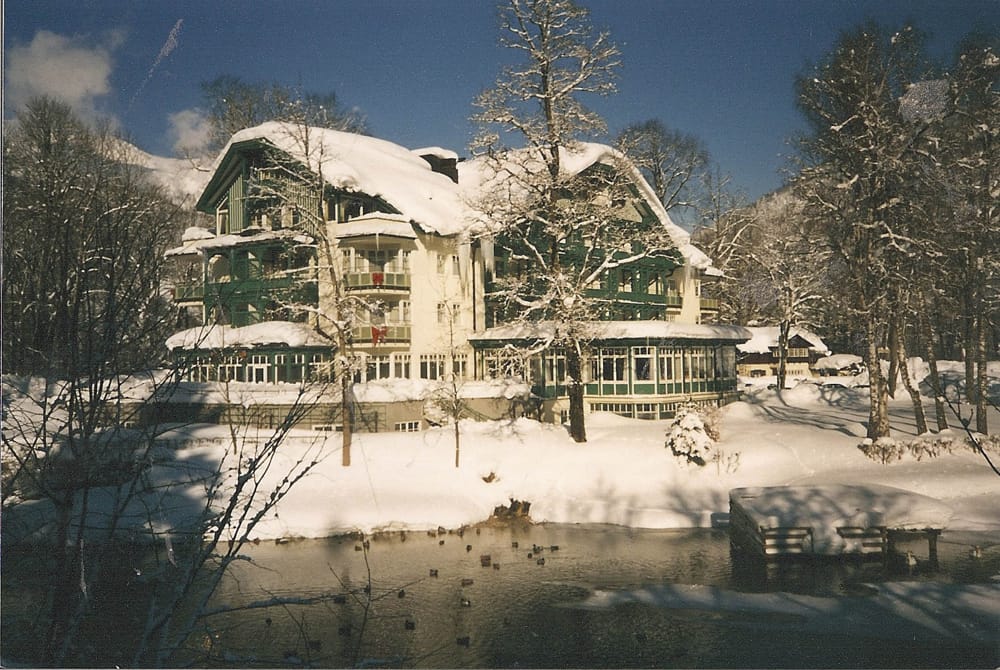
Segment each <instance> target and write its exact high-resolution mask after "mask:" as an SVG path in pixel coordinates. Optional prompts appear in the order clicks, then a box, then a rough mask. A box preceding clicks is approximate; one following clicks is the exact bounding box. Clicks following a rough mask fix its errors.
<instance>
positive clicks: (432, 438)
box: [8, 383, 1000, 543]
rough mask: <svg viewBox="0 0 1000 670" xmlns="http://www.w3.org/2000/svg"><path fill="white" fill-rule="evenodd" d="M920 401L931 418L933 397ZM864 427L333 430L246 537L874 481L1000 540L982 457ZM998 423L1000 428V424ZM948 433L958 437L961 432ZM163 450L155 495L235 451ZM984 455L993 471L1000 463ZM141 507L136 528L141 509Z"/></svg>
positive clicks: (820, 411)
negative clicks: (695, 438)
mask: <svg viewBox="0 0 1000 670" xmlns="http://www.w3.org/2000/svg"><path fill="white" fill-rule="evenodd" d="M899 395H900V398H899V399H897V400H894V401H892V404H891V416H892V421H893V428H894V435H896V436H898V437H899V438H906V437H910V438H912V437H914V428H913V426H914V424H913V411H912V407H911V406H910V404H909V401H908V400H904V399H903V397H902V396H903V395H904V394H899ZM927 405H928V406H927V409H928V412H929V413H932V407H931V406H930V399H927ZM866 419H867V389H864V388H841V387H828V386H821V385H817V384H808V383H806V384H800V385H798V386H796V387H795V388H792V389H786V390H784V391H783V392H781V393H778V392H777V391H775V390H770V389H767V388H766V387H758V388H751V389H749V390H747V392H746V393H745V396H744V400H743V401H741V402H737V403H734V404H731V405H729V406H727V407H725V408H723V409H722V410H720V421H719V428H720V432H721V439H720V441H719V443H718V445H717V447H718V449H719V450H721V452H722V453H723V454H724V456H726V459H725V460H724V461H722V462H719V463H715V462H710V463H709V464H708V465H706V466H704V467H698V466H694V465H687V464H685V463H682V462H680V461H679V460H678V458H677V457H675V456H674V455H673V454H672V453H671V450H670V449H668V448H665V446H664V445H665V434H666V432H667V430H668V427H669V422H668V421H642V420H631V419H625V418H621V417H618V416H615V415H610V414H593V415H589V416H588V417H587V427H588V441H587V442H586V443H585V444H577V443H574V442H573V441H572V440H571V439H570V438H569V436H568V434H567V431H566V429H565V428H563V427H561V426H554V425H548V424H539V423H537V422H534V421H531V420H528V419H519V420H516V421H509V422H490V423H477V422H472V421H463V422H462V424H461V439H460V445H459V458H460V466H459V467H458V468H456V467H455V438H454V431H453V429H452V428H451V427H444V428H435V429H432V430H428V431H424V432H418V433H357V434H355V435H354V441H353V446H352V465H351V466H350V467H343V466H342V465H341V455H340V442H341V436H340V434H339V433H316V432H311V431H296V432H293V434H292V436H291V437H290V438H289V439H288V440H287V441H286V443H284V444H283V445H282V446H281V449H280V452H279V458H278V462H276V463H275V464H274V466H273V467H272V469H271V473H272V476H278V473H281V474H283V468H282V467H281V466H282V465H285V466H289V467H290V465H291V464H292V463H293V462H295V461H296V460H297V459H298V458H299V457H300V456H301V455H302V454H304V453H305V452H306V450H307V449H315V448H316V444H317V441H323V440H325V442H326V444H325V453H326V454H327V455H326V457H325V458H324V459H323V460H322V462H321V463H320V464H319V465H318V466H317V467H316V468H315V470H314V471H313V472H312V473H311V474H309V475H308V476H307V477H306V478H305V479H303V480H302V481H300V482H299V483H298V484H297V485H296V486H295V488H294V489H293V490H292V491H291V492H290V493H289V494H288V496H287V497H286V498H285V499H284V500H282V501H281V502H280V504H279V506H278V508H277V512H276V513H274V514H272V515H270V516H268V517H267V518H266V519H264V520H263V522H262V523H261V524H260V525H259V526H258V527H257V529H256V531H255V532H254V536H255V537H259V538H260V539H273V538H283V537H323V536H330V535H335V534H340V533H344V532H350V531H363V532H371V531H376V530H383V529H393V530H402V529H413V530H420V529H430V528H437V527H439V526H444V527H446V528H457V527H460V526H463V525H468V524H475V523H477V522H480V521H483V520H485V519H487V518H488V517H489V516H490V514H491V513H492V512H493V510H494V508H495V507H496V506H498V505H507V504H509V503H510V501H511V499H516V500H521V501H529V502H530V503H531V509H530V515H531V518H532V519H533V520H534V521H536V522H557V523H607V524H618V525H623V526H629V527H636V528H679V527H693V526H709V525H711V524H712V523H713V520H714V519H719V518H721V515H724V514H725V513H727V512H728V507H729V502H728V493H729V491H730V490H731V489H733V488H738V487H749V486H776V485H801V486H815V485H827V484H852V485H866V484H879V485H887V486H892V487H896V488H899V489H903V490H906V491H912V492H915V493H918V494H922V495H925V496H930V497H932V498H935V499H938V500H940V501H942V502H944V503H945V504H947V505H949V506H950V507H951V508H952V510H953V515H952V518H951V520H950V521H949V523H948V525H947V528H948V529H949V530H951V531H958V530H967V531H996V536H997V542H998V543H1000V477H998V476H997V475H996V474H994V473H993V472H992V471H991V470H990V468H989V467H988V465H987V463H986V461H985V460H984V458H983V456H982V455H979V454H977V453H975V452H973V451H972V450H970V449H967V448H964V447H956V448H954V449H953V450H952V453H944V454H942V455H940V456H937V457H935V458H926V457H923V458H921V459H919V460H918V459H917V458H916V457H913V456H909V455H906V456H903V457H902V458H900V459H899V460H894V461H893V462H890V463H888V464H882V463H880V462H875V461H873V460H871V459H869V458H868V457H866V456H865V455H864V454H863V453H862V452H861V451H860V450H859V449H858V444H859V443H860V442H861V441H862V439H863V438H864V435H865V428H864V424H863V422H864V421H865V420H866ZM991 419H992V421H991V425H992V426H994V427H995V429H997V428H1000V415H994V416H992V417H991ZM952 424H953V425H956V424H957V422H956V421H955V420H954V419H952ZM948 432H949V433H951V436H952V437H955V438H956V441H959V439H960V437H961V431H959V430H957V429H952V430H951V431H948ZM265 438H266V433H264V432H261V433H260V439H265ZM161 439H162V440H163V443H164V444H165V445H169V446H170V447H171V448H170V449H165V450H162V451H164V452H166V453H167V454H170V455H172V456H173V458H174V459H175V462H169V461H168V462H164V463H161V464H157V465H154V466H153V468H152V469H151V470H150V471H149V476H150V478H151V481H153V482H154V483H156V482H161V483H167V482H169V481H175V480H176V477H177V473H178V469H177V465H178V462H179V463H188V464H198V465H199V467H204V466H205V465H207V464H212V463H215V462H217V461H218V459H220V458H222V456H223V454H225V453H226V451H227V450H228V449H230V447H231V443H230V432H229V429H228V428H227V427H224V426H217V425H195V426H186V427H184V428H177V429H175V430H173V431H170V432H168V433H166V434H164V435H163V436H162V438H161ZM310 458H311V457H310ZM992 458H993V460H994V462H1000V454H997V453H996V452H993V453H992ZM173 489H174V491H173V494H172V495H170V496H164V497H162V498H160V499H159V500H158V502H157V503H156V505H155V507H156V515H155V516H156V518H157V519H159V523H157V526H158V527H159V529H160V530H166V529H168V528H170V527H171V526H182V525H184V524H183V522H184V518H183V517H184V515H185V514H189V513H190V511H191V510H195V509H197V508H198V507H199V505H198V504H196V503H197V501H198V500H199V498H202V499H203V498H204V491H203V489H202V488H201V487H200V486H198V485H194V484H193V485H190V486H180V487H178V486H174V487H173ZM90 504H91V505H93V504H94V501H93V500H92V501H91V503H90ZM22 507H23V506H22ZM28 507H29V508H30V505H28ZM39 511H41V510H39ZM136 511H137V518H136V521H137V527H141V523H139V517H143V516H145V510H139V509H137V510H136ZM8 520H10V519H8ZM8 530H10V526H9V525H8Z"/></svg>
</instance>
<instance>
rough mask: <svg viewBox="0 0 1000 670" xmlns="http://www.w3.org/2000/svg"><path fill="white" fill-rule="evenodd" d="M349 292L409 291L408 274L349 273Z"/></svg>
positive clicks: (347, 276)
mask: <svg viewBox="0 0 1000 670" xmlns="http://www.w3.org/2000/svg"><path fill="white" fill-rule="evenodd" d="M345 280H346V281H345V283H346V285H347V290H348V291H409V290H410V274H409V273H408V272H348V273H347V275H346V276H345Z"/></svg>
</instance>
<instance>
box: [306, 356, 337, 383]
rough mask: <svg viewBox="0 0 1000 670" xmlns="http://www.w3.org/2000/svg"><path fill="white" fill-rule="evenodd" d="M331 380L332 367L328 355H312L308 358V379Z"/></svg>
mask: <svg viewBox="0 0 1000 670" xmlns="http://www.w3.org/2000/svg"><path fill="white" fill-rule="evenodd" d="M332 378H333V366H332V364H331V362H330V356H329V355H328V354H313V355H312V356H310V357H309V379H311V380H312V379H320V380H324V381H329V380H330V379H332Z"/></svg>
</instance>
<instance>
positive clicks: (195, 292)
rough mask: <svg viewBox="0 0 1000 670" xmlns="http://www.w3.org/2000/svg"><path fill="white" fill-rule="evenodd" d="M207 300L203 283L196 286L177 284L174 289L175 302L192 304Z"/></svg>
mask: <svg viewBox="0 0 1000 670" xmlns="http://www.w3.org/2000/svg"><path fill="white" fill-rule="evenodd" d="M204 298H205V285H204V284H202V283H201V282H198V283H196V284H177V285H176V286H175V287H174V300H176V301H177V302H191V301H197V300H203V299H204Z"/></svg>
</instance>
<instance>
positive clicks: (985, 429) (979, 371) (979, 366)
mask: <svg viewBox="0 0 1000 670" xmlns="http://www.w3.org/2000/svg"><path fill="white" fill-rule="evenodd" d="M976 322H977V324H978V326H979V327H978V329H977V332H976V383H975V386H976V432H977V433H982V434H983V435H989V422H988V420H987V417H986V410H987V408H988V405H989V403H988V402H987V401H988V399H989V398H988V397H987V380H986V362H987V361H986V326H985V323H984V322H985V319H983V318H979V319H977V320H976Z"/></svg>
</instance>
